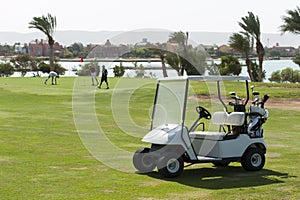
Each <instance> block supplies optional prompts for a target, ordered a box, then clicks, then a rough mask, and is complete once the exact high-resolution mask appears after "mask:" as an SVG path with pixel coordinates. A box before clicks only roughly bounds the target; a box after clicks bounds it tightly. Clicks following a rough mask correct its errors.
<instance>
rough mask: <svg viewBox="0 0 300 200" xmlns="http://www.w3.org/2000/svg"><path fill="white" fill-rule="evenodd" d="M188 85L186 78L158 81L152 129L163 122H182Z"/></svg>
mask: <svg viewBox="0 0 300 200" xmlns="http://www.w3.org/2000/svg"><path fill="white" fill-rule="evenodd" d="M186 87H187V80H186V79H177V80H172V81H164V80H160V81H159V82H158V84H157V90H156V98H155V103H154V108H153V113H152V124H151V129H153V128H156V127H158V126H160V125H163V124H178V125H179V124H182V122H183V119H184V116H183V114H184V109H185V105H184V103H185V98H186Z"/></svg>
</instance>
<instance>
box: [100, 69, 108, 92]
mask: <svg viewBox="0 0 300 200" xmlns="http://www.w3.org/2000/svg"><path fill="white" fill-rule="evenodd" d="M107 74H108V72H107V69H105V66H104V65H103V66H102V76H101V82H100V85H98V88H101V85H102V83H103V81H104V82H105V83H106V89H109V87H108V82H107Z"/></svg>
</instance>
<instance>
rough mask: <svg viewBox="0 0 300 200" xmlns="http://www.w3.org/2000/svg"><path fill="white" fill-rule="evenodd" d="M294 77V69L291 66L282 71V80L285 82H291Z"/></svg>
mask: <svg viewBox="0 0 300 200" xmlns="http://www.w3.org/2000/svg"><path fill="white" fill-rule="evenodd" d="M292 78H293V69H292V68H291V67H287V68H285V69H283V70H282V71H281V80H282V81H283V82H291V80H292Z"/></svg>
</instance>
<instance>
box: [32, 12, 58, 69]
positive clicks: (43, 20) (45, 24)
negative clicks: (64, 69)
mask: <svg viewBox="0 0 300 200" xmlns="http://www.w3.org/2000/svg"><path fill="white" fill-rule="evenodd" d="M29 28H35V29H38V30H40V31H42V32H43V33H44V34H45V35H46V36H47V38H48V44H49V47H50V70H51V71H54V69H55V66H54V51H53V45H54V42H55V41H54V39H53V32H54V30H55V28H56V17H55V16H51V15H50V14H49V13H48V15H47V16H44V15H43V16H42V17H33V19H32V21H31V22H29Z"/></svg>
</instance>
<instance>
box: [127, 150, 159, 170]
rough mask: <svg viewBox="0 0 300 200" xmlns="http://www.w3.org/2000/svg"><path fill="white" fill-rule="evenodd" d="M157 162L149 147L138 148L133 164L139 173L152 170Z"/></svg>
mask: <svg viewBox="0 0 300 200" xmlns="http://www.w3.org/2000/svg"><path fill="white" fill-rule="evenodd" d="M156 162H157V159H156V158H155V157H154V156H153V155H152V154H151V152H150V149H149V148H141V149H138V150H137V151H136V152H135V153H134V155H133V165H134V167H135V168H136V169H137V170H138V172H139V173H148V172H152V171H153V169H154V168H155V167H156Z"/></svg>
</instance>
